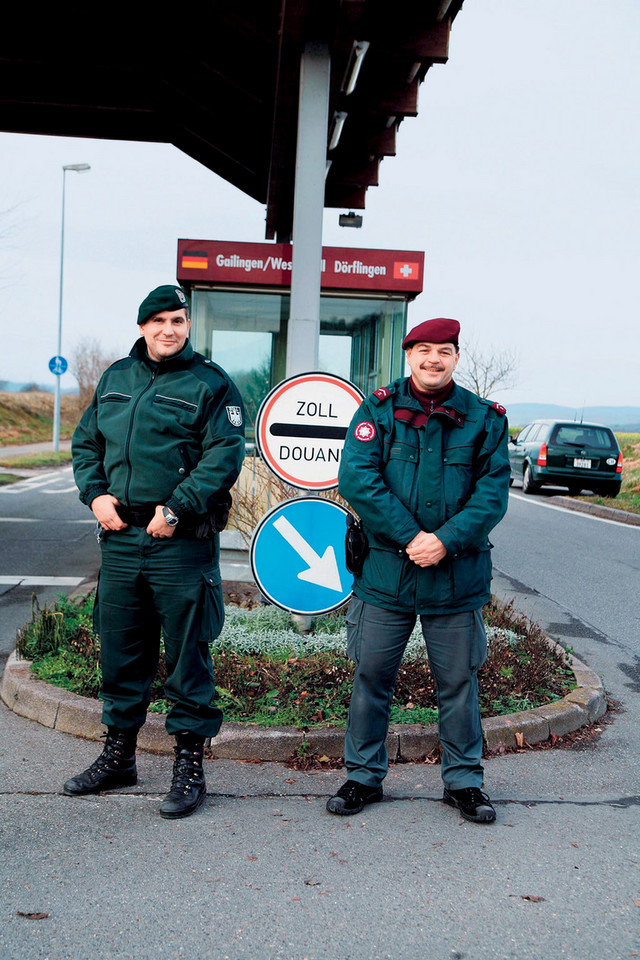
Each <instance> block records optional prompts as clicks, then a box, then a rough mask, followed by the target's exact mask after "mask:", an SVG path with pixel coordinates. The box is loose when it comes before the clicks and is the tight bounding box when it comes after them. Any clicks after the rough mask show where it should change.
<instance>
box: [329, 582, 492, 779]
mask: <svg viewBox="0 0 640 960" xmlns="http://www.w3.org/2000/svg"><path fill="white" fill-rule="evenodd" d="M420 621H421V624H422V634H423V636H424V639H425V643H426V646H427V656H428V658H429V666H430V667H431V672H432V674H433V676H434V679H435V681H436V686H437V690H438V732H439V735H440V744H441V746H442V779H443V781H444V785H445V787H448V788H449V789H452V790H461V789H463V788H465V787H480V786H481V785H482V779H483V775H484V769H483V766H482V727H481V725H480V707H479V703H478V675H477V672H478V669H479V668H480V667H481V666H482V664H483V663H484V661H485V659H486V655H487V637H486V634H485V630H484V624H483V621H482V611H481V610H470V611H467V612H465V613H452V614H439V615H433V616H429V615H425V616H421V617H420ZM415 623H416V615H415V614H414V613H409V612H407V613H398V612H397V611H393V610H385V609H384V608H383V607H376V606H374V605H373V604H371V603H366V602H365V601H363V600H359V599H358V598H357V597H352V599H351V603H350V605H349V610H348V612H347V654H348V656H349V657H350V658H351V659H352V660H353V661H354V662H355V664H356V672H355V677H354V681H353V692H352V694H351V705H350V708H349V719H348V721H347V731H346V736H345V765H346V767H347V771H348V774H349V779H350V780H357V781H358V782H359V783H363V784H366V786H372V787H375V786H378V785H379V784H380V783H381V782H382V780H383V779H384V777H385V776H386V773H387V770H388V766H389V763H388V757H387V751H386V748H385V739H386V737H387V733H388V730H389V713H390V711H391V700H392V698H393V690H394V686H395V682H396V675H397V673H398V669H399V667H400V662H401V660H402V655H403V653H404V649H405V647H406V645H407V641H408V640H409V637H410V635H411V632H412V630H413V628H414V626H415Z"/></svg>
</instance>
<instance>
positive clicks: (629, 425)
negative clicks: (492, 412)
mask: <svg viewBox="0 0 640 960" xmlns="http://www.w3.org/2000/svg"><path fill="white" fill-rule="evenodd" d="M506 407H507V416H508V417H509V423H510V424H511V425H512V426H514V427H524V425H525V424H526V423H529V422H530V421H531V420H540V419H542V418H545V419H549V420H584V421H586V422H592V423H604V424H606V425H607V426H608V427H613V429H614V430H621V431H623V432H627V433H637V432H640V407H584V409H583V408H577V407H561V406H560V405H558V404H554V403H507V404H506Z"/></svg>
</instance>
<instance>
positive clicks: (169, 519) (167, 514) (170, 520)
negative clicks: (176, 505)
mask: <svg viewBox="0 0 640 960" xmlns="http://www.w3.org/2000/svg"><path fill="white" fill-rule="evenodd" d="M162 516H163V517H164V520H165V523H167V524H168V525H169V526H170V527H175V526H176V524H177V523H178V518H177V517H176V515H175V513H172V512H171V510H169V507H163V508H162Z"/></svg>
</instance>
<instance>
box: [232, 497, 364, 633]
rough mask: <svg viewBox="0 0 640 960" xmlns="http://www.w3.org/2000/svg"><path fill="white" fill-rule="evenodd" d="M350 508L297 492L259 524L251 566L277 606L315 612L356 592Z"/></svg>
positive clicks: (261, 587)
mask: <svg viewBox="0 0 640 960" xmlns="http://www.w3.org/2000/svg"><path fill="white" fill-rule="evenodd" d="M346 517H347V511H346V510H345V509H344V507H341V506H340V505H339V504H337V503H333V501H331V500H322V499H320V498H319V497H298V498H296V499H294V500H286V501H285V502H284V503H281V504H278V506H277V507H274V509H273V510H271V511H270V512H269V513H267V514H266V516H264V517H263V518H262V520H261V521H260V523H259V524H258V526H257V528H256V532H255V534H254V536H253V540H252V543H251V569H252V571H253V576H254V579H255V581H256V583H257V584H258V586H259V587H260V590H261V591H262V593H263V594H264V595H265V597H267V598H268V599H269V600H271V602H272V603H274V604H275V605H276V606H277V607H281V608H282V609H283V610H289V611H290V612H291V613H300V614H304V615H307V616H312V615H315V614H319V613H329V611H330V610H335V609H336V608H337V607H341V606H342V604H343V603H346V601H347V600H348V599H349V597H350V596H351V588H352V586H353V575H352V574H350V573H349V571H348V570H347V567H346V562H345V554H344V535H345V532H346V529H347V520H346Z"/></svg>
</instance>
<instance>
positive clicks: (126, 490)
mask: <svg viewBox="0 0 640 960" xmlns="http://www.w3.org/2000/svg"><path fill="white" fill-rule="evenodd" d="M157 373H158V371H157V370H154V371H153V373H152V374H151V380H149V383H148V384H147V385H146V387H145V388H144V390H141V391H140V393H139V394H138V396H137V397H136V399H135V400H134V403H133V407H132V409H131V418H130V420H129V430H128V431H127V439H126V441H125V445H124V458H125V461H126V463H127V467H128V473H127V483H126V486H125V488H124V499H125V503H126V504H127V506H131V504H130V503H129V489H130V487H131V472H132V465H131V460H130V458H129V449H130V446H131V435H132V433H133V421H134V419H135V415H136V410H137V409H138V404H139V403H140V401H141V400H142V398H143V396H144V394H145V393H146V392H147V390H149V389H150V388H151V387H152V386H153V383H154V381H155V379H156V375H157Z"/></svg>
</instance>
